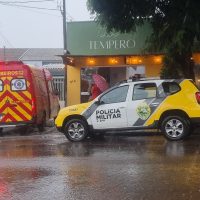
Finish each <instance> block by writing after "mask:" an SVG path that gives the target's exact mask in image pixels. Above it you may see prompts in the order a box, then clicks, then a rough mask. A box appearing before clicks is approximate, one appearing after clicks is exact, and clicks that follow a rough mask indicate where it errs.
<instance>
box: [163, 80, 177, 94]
mask: <svg viewBox="0 0 200 200" xmlns="http://www.w3.org/2000/svg"><path fill="white" fill-rule="evenodd" d="M166 83H174V84H176V85H177V86H178V88H179V89H178V90H177V91H175V92H169V93H167V92H165V90H164V87H163V84H166ZM162 88H163V92H164V94H165V95H166V96H169V95H173V94H176V93H178V92H180V91H181V86H180V85H179V84H178V83H177V82H175V81H171V82H170V81H164V82H162Z"/></svg>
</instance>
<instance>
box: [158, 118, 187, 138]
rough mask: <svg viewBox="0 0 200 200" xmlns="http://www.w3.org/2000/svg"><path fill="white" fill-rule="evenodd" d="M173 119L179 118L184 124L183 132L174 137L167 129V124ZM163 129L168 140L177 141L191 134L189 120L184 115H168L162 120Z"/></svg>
mask: <svg viewBox="0 0 200 200" xmlns="http://www.w3.org/2000/svg"><path fill="white" fill-rule="evenodd" d="M171 120H178V121H179V122H180V123H181V124H182V130H183V132H182V133H181V134H180V135H179V136H177V137H172V136H171V135H170V134H168V133H167V131H166V128H165V127H166V124H167V123H168V122H170V121H171ZM161 131H162V133H164V136H165V137H166V138H167V139H168V140H173V141H176V140H182V139H184V138H186V137H187V136H188V134H189V131H190V127H189V122H188V120H187V119H185V118H184V117H181V116H167V117H166V118H165V119H164V120H163V121H162V124H161Z"/></svg>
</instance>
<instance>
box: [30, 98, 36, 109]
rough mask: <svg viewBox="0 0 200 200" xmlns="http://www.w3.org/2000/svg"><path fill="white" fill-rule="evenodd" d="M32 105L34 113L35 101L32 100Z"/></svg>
mask: <svg viewBox="0 0 200 200" xmlns="http://www.w3.org/2000/svg"><path fill="white" fill-rule="evenodd" d="M31 105H32V111H33V112H34V111H35V99H32V101H31Z"/></svg>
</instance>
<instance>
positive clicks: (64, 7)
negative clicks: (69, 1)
mask: <svg viewBox="0 0 200 200" xmlns="http://www.w3.org/2000/svg"><path fill="white" fill-rule="evenodd" d="M62 16H63V47H64V49H63V50H64V56H65V55H66V54H67V23H66V4H65V0H63V9H62ZM64 69H65V78H64V97H65V98H64V100H65V106H67V67H65V68H64Z"/></svg>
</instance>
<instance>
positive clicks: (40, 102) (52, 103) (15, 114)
mask: <svg viewBox="0 0 200 200" xmlns="http://www.w3.org/2000/svg"><path fill="white" fill-rule="evenodd" d="M59 109H60V105H59V99H58V93H57V91H56V90H55V88H54V84H53V81H52V76H51V74H50V72H49V71H48V70H47V69H43V68H39V67H31V66H29V65H26V64H24V63H22V62H21V61H9V62H0V128H1V130H2V129H3V128H4V127H12V126H13V127H15V126H24V125H37V126H38V128H39V130H43V128H44V126H45V124H46V121H47V120H49V119H51V118H55V117H56V116H57V114H58V111H59Z"/></svg>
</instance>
